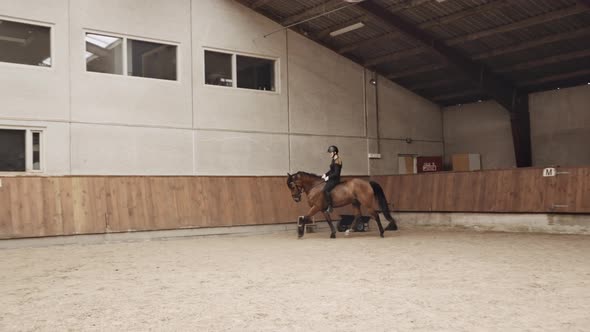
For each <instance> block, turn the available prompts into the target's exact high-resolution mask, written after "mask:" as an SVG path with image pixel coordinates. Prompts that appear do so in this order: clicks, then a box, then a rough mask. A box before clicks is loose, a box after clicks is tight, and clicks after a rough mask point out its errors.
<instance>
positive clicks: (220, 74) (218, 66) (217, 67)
mask: <svg viewBox="0 0 590 332" xmlns="http://www.w3.org/2000/svg"><path fill="white" fill-rule="evenodd" d="M231 62H232V55H231V54H226V53H220V52H213V51H205V83H207V84H211V85H221V86H233V80H232V79H231V77H232V70H231V67H232V66H231Z"/></svg>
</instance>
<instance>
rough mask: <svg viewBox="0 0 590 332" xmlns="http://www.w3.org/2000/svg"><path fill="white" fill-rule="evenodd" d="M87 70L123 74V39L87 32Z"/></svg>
mask: <svg viewBox="0 0 590 332" xmlns="http://www.w3.org/2000/svg"><path fill="white" fill-rule="evenodd" d="M86 70H88V71H93V72H97V73H108V74H119V75H123V39H122V38H117V37H109V36H102V35H97V34H93V33H87V34H86Z"/></svg>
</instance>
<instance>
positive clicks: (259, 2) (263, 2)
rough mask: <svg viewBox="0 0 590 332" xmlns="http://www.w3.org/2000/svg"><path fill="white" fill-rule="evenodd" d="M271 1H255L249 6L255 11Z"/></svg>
mask: <svg viewBox="0 0 590 332" xmlns="http://www.w3.org/2000/svg"><path fill="white" fill-rule="evenodd" d="M271 1H272V0H256V1H254V2H253V3H252V4H251V5H250V8H252V9H256V8H258V7H262V6H264V5H266V4H268V3H269V2H271Z"/></svg>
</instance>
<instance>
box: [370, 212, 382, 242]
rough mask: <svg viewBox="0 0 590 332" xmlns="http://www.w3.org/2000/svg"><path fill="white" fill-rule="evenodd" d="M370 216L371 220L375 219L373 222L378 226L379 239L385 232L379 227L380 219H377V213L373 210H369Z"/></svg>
mask: <svg viewBox="0 0 590 332" xmlns="http://www.w3.org/2000/svg"><path fill="white" fill-rule="evenodd" d="M371 215H372V216H373V218H375V221H376V222H377V226H379V235H380V236H381V237H384V236H383V233H385V231H384V230H383V225H381V219H380V218H379V212H377V211H375V210H371Z"/></svg>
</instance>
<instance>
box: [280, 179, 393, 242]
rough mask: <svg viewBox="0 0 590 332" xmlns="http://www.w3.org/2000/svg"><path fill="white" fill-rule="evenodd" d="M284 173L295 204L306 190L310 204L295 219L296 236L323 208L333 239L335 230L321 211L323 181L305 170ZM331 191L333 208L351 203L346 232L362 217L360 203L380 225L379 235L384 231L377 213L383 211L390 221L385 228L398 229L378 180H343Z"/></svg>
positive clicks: (328, 218) (324, 204)
mask: <svg viewBox="0 0 590 332" xmlns="http://www.w3.org/2000/svg"><path fill="white" fill-rule="evenodd" d="M287 176H288V177H287V186H288V187H289V189H290V190H291V197H292V198H293V200H294V201H295V202H296V203H299V202H300V201H301V194H302V193H305V194H306V195H307V203H308V204H309V206H310V210H309V212H308V213H307V214H306V215H305V216H303V217H300V218H299V221H298V222H297V226H298V228H297V233H298V237H299V238H301V237H302V236H303V235H304V234H305V225H306V224H308V223H310V222H311V217H313V216H314V215H315V214H316V213H318V212H320V211H323V213H324V216H325V217H326V220H327V221H328V225H330V230H331V232H332V233H331V234H330V238H332V239H335V238H336V229H335V228H334V225H333V224H332V219H331V218H330V214H329V213H328V212H325V211H324V210H325V208H326V201H325V198H324V190H323V188H324V180H323V179H322V178H321V177H320V176H318V175H316V174H311V173H306V172H297V173H295V174H292V175H291V174H289V173H287ZM330 194H331V195H332V205H333V207H342V206H346V205H349V204H352V206H353V211H354V215H355V218H354V221H353V222H352V225H350V228H349V229H348V230H347V232H348V231H354V230H355V227H356V224H357V223H358V221H359V219H360V217H361V206H363V207H365V208H366V209H368V212H369V214H370V215H371V216H372V217H373V218H374V219H375V221H376V222H377V226H379V233H380V234H379V235H380V236H381V237H384V236H383V233H384V232H385V230H384V229H383V225H381V220H380V219H379V212H382V213H383V215H384V216H385V219H387V220H388V221H389V225H388V226H387V229H386V230H391V231H395V230H397V224H396V223H395V220H394V219H393V217H392V216H391V214H390V211H389V206H388V205H387V200H386V199H385V194H384V193H383V188H381V186H380V185H379V184H378V183H377V182H373V181H365V180H362V179H351V180H347V181H343V182H341V183H339V184H338V185H337V186H336V187H334V189H332V191H331V192H330Z"/></svg>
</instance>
